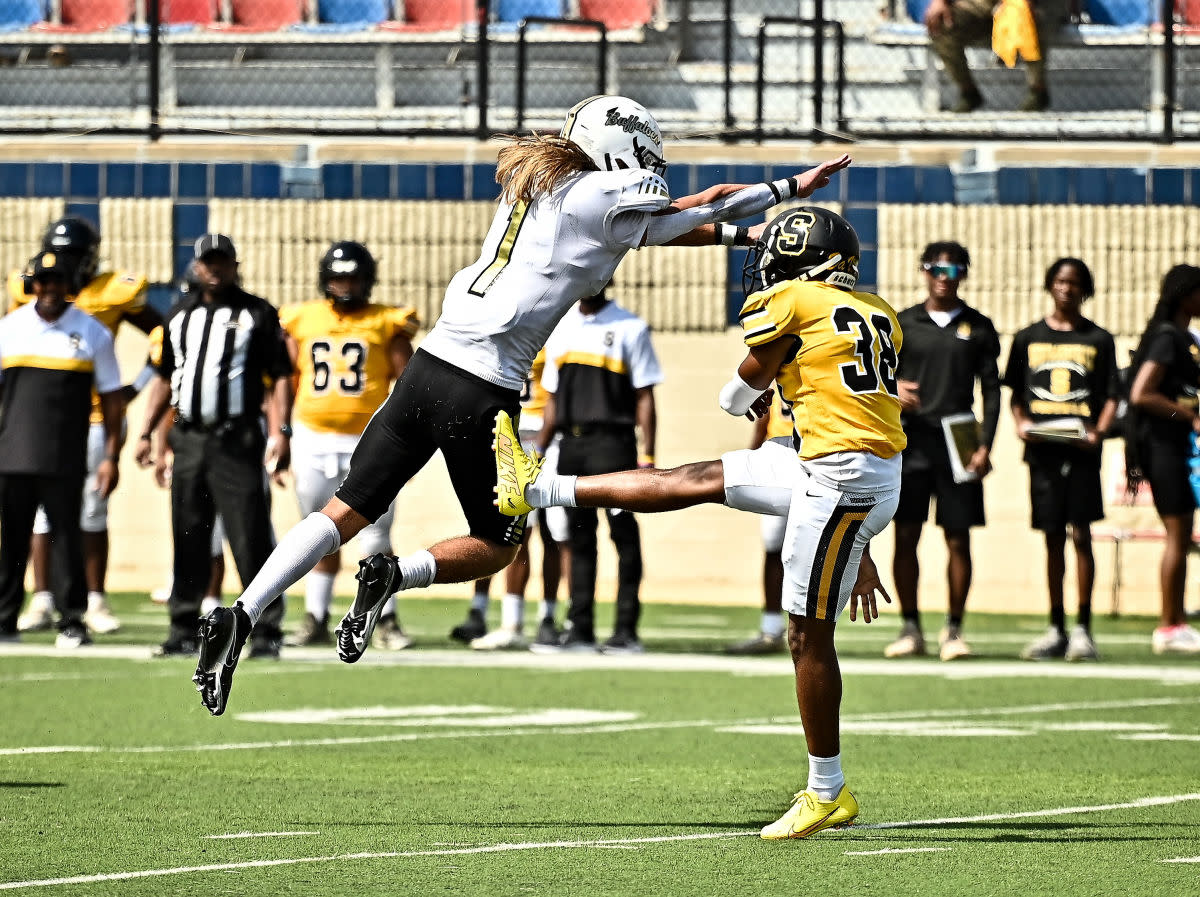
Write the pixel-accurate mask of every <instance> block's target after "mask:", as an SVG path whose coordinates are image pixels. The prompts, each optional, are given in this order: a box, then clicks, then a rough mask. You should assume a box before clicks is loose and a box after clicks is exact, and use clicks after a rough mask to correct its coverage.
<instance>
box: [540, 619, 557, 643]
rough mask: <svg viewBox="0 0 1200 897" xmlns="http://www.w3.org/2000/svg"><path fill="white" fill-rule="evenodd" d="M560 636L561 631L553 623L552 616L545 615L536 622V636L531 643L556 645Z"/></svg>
mask: <svg viewBox="0 0 1200 897" xmlns="http://www.w3.org/2000/svg"><path fill="white" fill-rule="evenodd" d="M560 637H561V633H559V631H558V627H557V626H555V625H554V618H553V617H546V618H545V619H544V620H542V622H540V623H538V631H537V638H535V639H534V640H533V643H534V644H535V645H557V644H558V640H559V638H560Z"/></svg>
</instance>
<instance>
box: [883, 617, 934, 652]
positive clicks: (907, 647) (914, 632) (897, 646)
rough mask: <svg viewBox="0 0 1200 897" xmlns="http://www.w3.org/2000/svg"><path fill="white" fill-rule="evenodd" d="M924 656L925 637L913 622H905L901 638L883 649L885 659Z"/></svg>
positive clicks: (901, 630)
mask: <svg viewBox="0 0 1200 897" xmlns="http://www.w3.org/2000/svg"><path fill="white" fill-rule="evenodd" d="M924 654H925V636H924V635H923V634H922V633H921V627H920V626H918V625H917V624H916V623H914V622H913V621H912V620H905V621H904V626H903V627H902V628H901V629H900V637H899V638H898V639H896V640H895V641H894V642H892V643H891V644H890V645H888V646H887V647H886V648H884V649H883V656H884V657H922V656H924Z"/></svg>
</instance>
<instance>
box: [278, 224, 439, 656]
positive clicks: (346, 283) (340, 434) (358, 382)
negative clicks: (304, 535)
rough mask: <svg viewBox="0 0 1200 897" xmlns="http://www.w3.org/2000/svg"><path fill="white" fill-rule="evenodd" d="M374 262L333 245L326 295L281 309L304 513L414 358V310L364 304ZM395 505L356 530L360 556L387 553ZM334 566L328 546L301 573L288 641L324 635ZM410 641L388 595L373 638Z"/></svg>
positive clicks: (324, 262) (326, 638)
mask: <svg viewBox="0 0 1200 897" xmlns="http://www.w3.org/2000/svg"><path fill="white" fill-rule="evenodd" d="M377 268H378V266H377V265H376V263H375V259H374V257H373V256H372V255H371V253H370V252H369V251H368V250H367V247H365V246H363V245H362V244H361V243H354V242H351V241H342V242H338V243H334V244H333V245H332V246H330V247H329V249H328V250H327V251H326V252H325V255H324V256H323V257H322V259H321V266H320V275H319V278H318V279H319V282H320V287H321V292H322V293H323V294H324V296H325V298H323V299H317V300H315V301H313V302H307V303H305V304H303V305H293V306H290V307H287V308H283V309H281V310H280V312H279V322H280V324H281V325H282V326H283V330H284V333H285V339H286V341H287V347H288V352H289V353H290V355H291V357H292V364H293V366H294V367H295V370H296V374H295V376H296V384H295V385H296V389H295V393H296V402H295V406H294V407H293V410H292V421H293V426H294V431H295V432H294V433H293V434H292V475H293V476H294V477H295V478H296V498H297V500H298V501H299V504H300V514H301V515H302V516H307V515H309V514H312V513H313V512H315V511H319V510H320V509H321V508H323V507H324V506H325V504H326V502H328V501H329V499H330V498H332V497H333V493H334V492H335V491H336V490H337V487H338V484H339V483H340V482H341V481H342V478H343V477H344V476H345V475H346V471H347V470H348V469H349V467H350V456H351V455H352V454H353V453H354V448H355V446H357V445H358V439H359V437H360V436H362V432H363V430H364V429H365V428H366V426H367V422H368V421H369V420H370V419H371V415H373V414H374V413H375V411H376V409H377V408H379V406H380V405H382V404H383V400H384V399H386V398H387V396H388V389H389V388H390V386H391V383H392V381H393V380H395V379H396V378H397V377H399V376H400V374H401V372H402V371H403V370H404V366H405V365H406V364H408V360H409V358H411V357H412V352H413V348H412V338H413V336H415V335H416V332H417V327H418V326H419V324H420V322H419V321H418V319H417V312H416V310H415V309H412V308H392V307H389V306H386V305H379V304H376V303H373V302H371V301H370V297H371V290H372V288H374V286H375V279H376V272H377ZM394 510H395V506H394V505H392V506H389V507H388V509H387V511H385V512H384V514H383V516H381V517H380V518H379V519H378V520H377V521H375V522H374V523H372V524H369V525H367V526H366V527H364V528H363V530H362V532H361V533H359V536H358V540H359V547H360V548H361V550H362V553H363V556H364V557H368V556H370V555H373V554H376V553H378V552H384V553H386V554H391V553H392V540H391V529H392V520H393V514H394ZM340 564H341V559H340V552H337V551H335V552H333V553H332V554H328V555H326V556H325V557H323V558H321V560H320V561H318V562H317V565H316V567H314V568H313V571H312V572H311V573H309V575H308V577H307V579H306V580H305V594H304V607H305V614H304V620H303V622H302V623H301V624H300V628H299V630H298V631H297V632H296V633H295V634H294V635H293V636H292V638H291V639H290V640H289V644H293V645H327V644H330V643H331V642H332V638H331V637H330V635H329V606H330V604H331V603H332V600H333V580H334V577H335V576H336V575H337V572H338V568H339V566H340ZM411 644H412V639H410V638H409V637H408V636H407V635H405V634H404V631H403V630H402V629H401V628H400V624H399V623H398V622H397V621H396V611H395V598H394V597H393V598H389V599H388V604H387V606H386V607H385V608H384V609H383V616H382V617H381V618H380V620H379V624H378V625H377V626H376V629H375V638H374V645H375V647H377V648H387V649H390V650H394V651H395V650H400V649H403V648H407V647H409V646H410V645H411Z"/></svg>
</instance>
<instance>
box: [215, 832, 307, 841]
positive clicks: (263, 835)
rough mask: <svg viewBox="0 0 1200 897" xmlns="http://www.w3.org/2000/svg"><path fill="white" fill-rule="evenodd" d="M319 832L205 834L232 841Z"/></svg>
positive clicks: (288, 836) (219, 839) (217, 839)
mask: <svg viewBox="0 0 1200 897" xmlns="http://www.w3.org/2000/svg"><path fill="white" fill-rule="evenodd" d="M319 834H321V833H320V832H235V833H233V834H229V835H205V836H204V837H205V838H207V839H209V840H212V841H232V840H235V839H237V838H290V837H292V836H295V835H319Z"/></svg>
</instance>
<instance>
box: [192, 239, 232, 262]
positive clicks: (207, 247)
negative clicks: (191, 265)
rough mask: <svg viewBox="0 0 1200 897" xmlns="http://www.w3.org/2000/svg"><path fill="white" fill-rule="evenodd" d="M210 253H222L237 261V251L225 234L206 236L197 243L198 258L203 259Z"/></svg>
mask: <svg viewBox="0 0 1200 897" xmlns="http://www.w3.org/2000/svg"><path fill="white" fill-rule="evenodd" d="M210 252H220V253H222V254H223V255H227V256H229V257H230V258H231V259H232V260H234V261H237V249H236V247H234V245H233V240H231V239H229V237H227V236H225V234H204V235H202V236H201V237H200V239H198V240H197V241H196V258H198V259H202V258H204V257H205V256H206V255H208V254H209V253H210Z"/></svg>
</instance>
